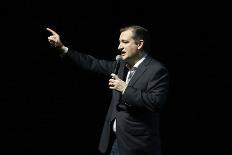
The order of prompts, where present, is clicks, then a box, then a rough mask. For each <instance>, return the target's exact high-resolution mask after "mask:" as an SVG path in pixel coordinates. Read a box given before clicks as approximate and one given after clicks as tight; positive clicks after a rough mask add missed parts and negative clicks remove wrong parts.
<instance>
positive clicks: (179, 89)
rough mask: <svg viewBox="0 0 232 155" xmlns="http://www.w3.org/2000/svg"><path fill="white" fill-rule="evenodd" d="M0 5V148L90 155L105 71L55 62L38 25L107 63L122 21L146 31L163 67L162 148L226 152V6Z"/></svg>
mask: <svg viewBox="0 0 232 155" xmlns="http://www.w3.org/2000/svg"><path fill="white" fill-rule="evenodd" d="M1 7H3V9H1V10H2V11H1V12H2V13H1V14H2V15H3V17H2V18H1V20H2V21H1V40H2V41H1V56H0V58H1V61H0V63H1V64H0V66H1V67H0V69H1V83H0V84H1V95H0V103H1V104H0V105H1V107H0V110H1V112H0V114H1V117H0V118H1V134H0V135H1V137H2V138H1V141H2V143H3V145H1V149H0V150H1V154H13V153H17V154H19V153H22V154H24V155H26V154H30V155H31V154H43V155H71V154H72V155H73V154H86V155H88V154H95V155H96V154H99V152H98V150H97V145H98V141H99V138H100V133H101V128H102V125H103V122H104V117H105V114H106V112H107V108H108V105H109V101H110V95H111V94H110V90H109V89H108V78H109V77H104V76H102V75H96V74H93V73H91V72H87V71H84V70H81V69H80V68H78V67H75V66H73V65H72V64H71V63H70V64H67V63H66V64H64V63H63V62H62V61H61V60H60V58H59V56H58V54H57V51H55V50H54V49H53V48H51V47H50V46H49V44H48V42H47V37H48V36H49V35H50V34H49V33H48V32H47V31H46V30H45V28H46V27H50V28H52V29H54V30H55V31H57V32H58V33H59V34H60V36H61V38H62V41H63V42H64V43H65V45H66V46H68V47H70V48H74V49H76V50H79V51H81V52H83V53H86V54H91V55H93V56H95V57H98V58H104V59H109V60H113V59H114V58H115V55H116V54H117V52H116V50H117V46H118V37H119V28H120V27H123V26H125V25H131V24H137V25H141V26H144V27H146V28H147V29H149V30H150V32H151V34H152V55H153V56H154V57H155V58H156V59H158V60H160V61H161V62H163V63H164V64H165V65H166V66H167V68H168V70H169V72H170V82H171V88H170V95H169V98H168V102H167V104H166V105H165V107H164V109H163V111H162V118H161V134H162V144H163V145H162V149H163V154H164V155H182V154H183V155H193V154H194V155H195V154H197V155H211V154H220V155H222V154H227V153H226V148H227V145H228V144H227V143H226V140H227V139H228V138H227V137H228V128H227V124H228V123H229V108H228V107H229V104H230V103H231V99H230V94H231V85H232V80H231V78H232V77H231V73H230V72H231V68H230V65H231V63H230V61H231V60H230V56H229V55H230V52H231V47H230V44H231V43H230V42H231V33H230V31H231V30H230V29H231V28H230V25H229V23H230V18H229V14H230V13H229V8H228V4H223V3H221V4H218V3H213V2H204V3H203V2H188V3H183V2H172V3H168V2H163V3H161V2H159V3H157V2H146V1H130V2H129V1H109V2H101V1H77V2H73V1H68V0H66V1H63V2H59V1H20V2H17V3H15V2H7V3H6V4H5V5H2V6H1ZM94 96H95V97H94ZM96 96H97V97H96ZM80 152H82V153H80Z"/></svg>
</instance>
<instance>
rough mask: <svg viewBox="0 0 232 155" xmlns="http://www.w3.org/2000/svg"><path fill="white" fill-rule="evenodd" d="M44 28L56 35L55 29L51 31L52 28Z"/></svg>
mask: <svg viewBox="0 0 232 155" xmlns="http://www.w3.org/2000/svg"><path fill="white" fill-rule="evenodd" d="M46 30H48V31H49V32H51V33H52V34H53V35H57V33H56V32H55V31H53V30H52V29H50V28H46Z"/></svg>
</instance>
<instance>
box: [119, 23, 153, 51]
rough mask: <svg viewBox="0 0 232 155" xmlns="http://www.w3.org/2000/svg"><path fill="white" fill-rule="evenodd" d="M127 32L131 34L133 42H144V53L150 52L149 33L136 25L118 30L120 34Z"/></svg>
mask: <svg viewBox="0 0 232 155" xmlns="http://www.w3.org/2000/svg"><path fill="white" fill-rule="evenodd" d="M127 30H131V31H132V32H133V35H134V36H133V37H134V39H135V40H137V41H139V40H141V39H142V40H144V50H145V51H146V52H149V51H150V44H151V36H150V33H149V31H148V30H147V29H146V28H144V27H142V26H138V25H131V26H126V27H123V28H121V29H120V33H122V32H124V31H127Z"/></svg>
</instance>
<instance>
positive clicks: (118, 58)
mask: <svg viewBox="0 0 232 155" xmlns="http://www.w3.org/2000/svg"><path fill="white" fill-rule="evenodd" d="M115 60H116V65H115V68H114V72H113V73H114V74H116V75H117V74H118V73H117V72H118V67H119V61H120V60H122V56H121V55H117V56H116V57H115Z"/></svg>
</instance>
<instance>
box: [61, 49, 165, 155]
mask: <svg viewBox="0 0 232 155" xmlns="http://www.w3.org/2000/svg"><path fill="white" fill-rule="evenodd" d="M65 57H68V58H71V59H72V60H73V62H74V63H76V64H77V65H79V66H81V67H82V68H84V69H87V70H91V71H94V72H98V73H102V74H105V75H107V76H109V75H110V74H111V73H112V72H113V70H114V68H115V66H116V62H115V61H106V60H99V59H96V58H94V57H93V56H90V55H86V54H82V53H79V52H76V51H72V50H69V51H68V54H67V55H66V56H65ZM125 64H126V63H125V61H121V62H120V66H119V69H118V76H119V78H121V79H123V76H125V74H127V73H125V72H124V69H125ZM167 90H168V72H167V69H166V68H165V67H164V66H163V65H162V64H161V63H159V62H158V61H156V60H154V59H153V58H151V57H150V56H148V57H147V58H146V59H145V60H144V61H143V62H142V63H141V64H140V65H139V67H138V68H137V70H136V72H135V74H134V75H133V77H132V79H131V80H130V82H129V83H128V86H127V88H126V90H125V92H124V93H123V94H122V93H120V92H118V91H112V92H113V93H112V99H111V104H110V106H109V109H108V113H107V115H106V118H105V123H104V127H103V131H102V134H101V139H100V144H99V150H100V151H101V152H102V153H106V152H107V151H108V150H109V149H110V146H111V141H112V122H113V120H114V119H115V118H116V120H117V126H116V128H117V129H116V130H117V134H116V138H117V142H118V147H119V154H120V155H160V150H161V146H160V134H159V119H160V108H161V107H162V105H163V104H164V102H165V100H166V97H167V93H168V91H167Z"/></svg>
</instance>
